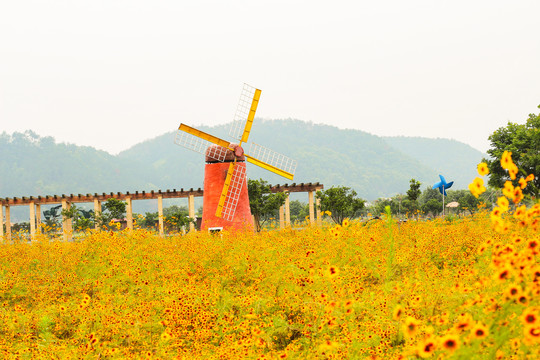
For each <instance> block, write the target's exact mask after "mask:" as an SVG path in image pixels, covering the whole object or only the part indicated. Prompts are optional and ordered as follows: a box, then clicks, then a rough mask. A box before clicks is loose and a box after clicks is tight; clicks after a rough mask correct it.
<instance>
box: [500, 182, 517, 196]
mask: <svg viewBox="0 0 540 360" xmlns="http://www.w3.org/2000/svg"><path fill="white" fill-rule="evenodd" d="M502 193H503V195H504V196H506V197H508V198H512V197H513V196H514V185H512V182H511V181H510V180H507V181H506V182H505V183H504V188H503V189H502Z"/></svg>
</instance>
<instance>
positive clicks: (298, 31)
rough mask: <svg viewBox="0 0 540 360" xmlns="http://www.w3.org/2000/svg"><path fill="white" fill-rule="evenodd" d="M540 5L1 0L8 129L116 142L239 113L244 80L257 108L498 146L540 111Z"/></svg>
mask: <svg viewBox="0 0 540 360" xmlns="http://www.w3.org/2000/svg"><path fill="white" fill-rule="evenodd" d="M539 15H540V1H538V0H529V1H525V0H515V1H508V0H490V1H487V0H486V1H470V0H451V1H450V0H425V1H422V0H410V1H402V0H379V1H373V0H372V1H358V0H356V1H318V0H310V1H303V0H302V1H294V0H288V1H282V0H272V1H266V0H258V1H253V0H251V1H249V0H246V1H239V0H228V1H217V0H216V1H208V0H196V1H193V0H192V1H179V0H176V1H157V0H154V1H145V0H124V1H118V0H106V1H102V0H91V1H79V0H64V1H59V0H55V1H37V0H35V1H26V0H17V1H14V0H0V132H2V131H6V132H8V133H11V132H14V131H24V130H26V129H31V130H34V131H35V132H37V133H38V134H40V135H42V136H45V135H48V136H53V137H55V138H56V139H57V140H58V141H66V142H71V143H76V144H80V145H90V146H94V147H96V148H99V149H103V150H107V151H109V152H111V153H117V152H119V151H121V150H124V149H126V148H128V147H130V146H131V145H134V144H136V143H137V142H140V141H143V140H145V139H149V138H152V137H155V136H158V135H161V134H163V133H165V132H167V131H171V130H175V129H176V128H177V127H178V125H179V123H180V122H185V123H187V124H191V125H198V124H206V125H214V124H220V123H225V122H229V121H231V120H232V118H233V116H234V112H235V109H236V104H237V102H238V98H239V95H240V91H241V87H242V83H244V82H246V83H249V84H251V85H253V86H256V87H258V88H260V89H262V91H263V92H262V97H261V102H260V105H259V109H258V111H257V116H258V117H262V118H267V119H277V118H297V119H301V120H306V121H313V122H315V123H325V124H330V125H335V126H338V127H340V128H354V129H360V130H364V131H367V132H370V133H373V134H377V135H406V136H424V137H445V138H453V139H457V140H460V141H463V142H465V143H468V144H470V145H471V146H473V147H475V148H477V149H479V150H481V151H485V150H487V149H488V147H489V143H488V140H487V137H488V136H489V135H490V134H491V133H492V132H493V131H494V130H495V129H497V128H498V127H500V126H504V125H506V123H507V122H508V121H512V122H518V123H523V122H525V120H526V119H527V116H528V114H529V113H538V112H539V111H540V110H539V109H537V107H536V106H537V105H538V104H540V28H539V27H538V19H539ZM171 141H173V139H171ZM275 150H277V151H279V149H275Z"/></svg>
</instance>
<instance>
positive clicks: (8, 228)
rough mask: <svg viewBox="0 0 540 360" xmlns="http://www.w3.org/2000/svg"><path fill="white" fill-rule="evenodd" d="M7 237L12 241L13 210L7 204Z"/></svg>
mask: <svg viewBox="0 0 540 360" xmlns="http://www.w3.org/2000/svg"><path fill="white" fill-rule="evenodd" d="M6 239H7V240H8V241H11V210H10V208H9V205H6Z"/></svg>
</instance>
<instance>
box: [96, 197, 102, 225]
mask: <svg viewBox="0 0 540 360" xmlns="http://www.w3.org/2000/svg"><path fill="white" fill-rule="evenodd" d="M98 214H99V215H101V201H99V200H98V199H94V229H96V230H99V221H97V218H96V217H97V216H98Z"/></svg>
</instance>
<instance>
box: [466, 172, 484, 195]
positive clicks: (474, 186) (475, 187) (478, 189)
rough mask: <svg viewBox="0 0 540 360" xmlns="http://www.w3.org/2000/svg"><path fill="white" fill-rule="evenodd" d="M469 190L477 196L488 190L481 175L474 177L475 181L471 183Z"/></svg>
mask: <svg viewBox="0 0 540 360" xmlns="http://www.w3.org/2000/svg"><path fill="white" fill-rule="evenodd" d="M469 190H470V192H471V194H473V195H474V197H476V198H477V197H478V195H480V194H482V193H484V192H485V191H486V187H485V186H484V180H483V179H481V178H479V177H476V178H474V180H473V182H472V183H470V184H469Z"/></svg>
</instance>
